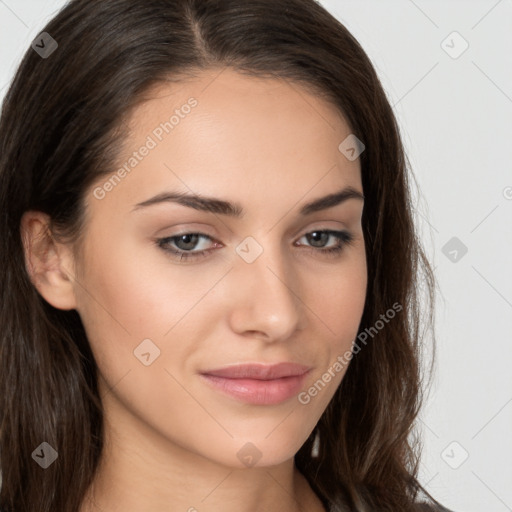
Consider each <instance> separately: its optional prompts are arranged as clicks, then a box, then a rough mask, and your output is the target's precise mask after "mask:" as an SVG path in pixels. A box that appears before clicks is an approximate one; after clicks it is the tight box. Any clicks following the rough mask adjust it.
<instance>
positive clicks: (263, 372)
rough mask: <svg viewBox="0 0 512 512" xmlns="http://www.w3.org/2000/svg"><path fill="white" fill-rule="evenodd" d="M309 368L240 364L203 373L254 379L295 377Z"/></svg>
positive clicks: (289, 364)
mask: <svg viewBox="0 0 512 512" xmlns="http://www.w3.org/2000/svg"><path fill="white" fill-rule="evenodd" d="M308 370H309V367H308V366H304V365H302V364H296V363H279V364H274V365H265V364H241V365H236V366H226V367H224V368H219V369H217V370H207V371H206V372H203V375H213V376H215V377H225V378H227V379H256V380H272V379H281V378H283V377H296V376H299V375H303V374H304V373H306V372H307V371H308Z"/></svg>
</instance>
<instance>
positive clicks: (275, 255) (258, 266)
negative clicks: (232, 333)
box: [233, 236, 302, 339]
mask: <svg viewBox="0 0 512 512" xmlns="http://www.w3.org/2000/svg"><path fill="white" fill-rule="evenodd" d="M271 238H272V237H270V236H269V237H267V238H266V239H265V242H263V243H260V242H258V241H257V240H256V239H255V238H253V237H247V238H246V239H244V240H243V241H242V242H241V243H240V244H239V245H238V247H237V248H236V252H237V253H238V256H239V260H238V261H237V263H236V266H237V268H236V270H235V279H236V280H237V282H238V288H239V290H238V293H237V294H235V295H236V297H235V302H234V317H233V318H234V319H235V320H234V321H235V323H236V325H234V328H235V329H236V330H238V331H240V330H250V331H259V332H262V333H264V334H266V335H267V336H268V337H269V338H271V339H277V338H285V337H287V336H289V335H291V333H292V332H293V330H295V329H297V328H298V324H299V321H300V314H301V310H302V308H301V301H300V298H299V292H298V290H297V286H298V284H299V283H298V282H297V281H296V280H294V279H293V271H292V270H293V269H291V268H290V267H289V263H288V262H287V259H286V255H285V254H283V252H282V251H281V246H280V244H279V243H278V242H276V243H274V244H273V245H271V242H270V240H271ZM292 281H293V282H292Z"/></svg>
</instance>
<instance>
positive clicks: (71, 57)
mask: <svg viewBox="0 0 512 512" xmlns="http://www.w3.org/2000/svg"><path fill="white" fill-rule="evenodd" d="M0 141H1V152H0V180H1V181H0V194H1V199H2V210H3V212H4V215H3V216H2V224H1V230H2V231H1V233H2V238H3V240H4V244H3V246H2V247H3V258H2V259H3V262H4V264H3V266H2V270H1V276H2V280H1V284H2V287H1V289H2V304H3V307H2V312H1V315H2V318H1V321H2V325H3V332H2V338H1V345H0V351H1V365H2V369H1V389H2V395H1V399H0V411H1V412H0V414H1V434H0V452H1V455H2V458H1V470H2V476H3V482H2V489H1V492H0V510H2V512H11V511H16V512H23V511H29V510H30V511H33V510H38V511H55V510H59V511H62V512H68V511H69V512H71V511H73V512H75V511H79V512H92V511H101V510H102V511H108V512H111V511H112V512H113V511H116V510H123V511H126V512H130V511H132V510H133V511H135V510H151V511H158V512H160V511H162V512H163V511H171V510H172V511H174V510H188V511H195V510H198V511H203V510H215V511H217V510H219V511H220V510H222V511H224V512H225V511H231V510H237V511H244V510H247V511H249V510H266V511H278V510H279V511H298V510H307V511H322V510H330V511H342V510H354V511H370V510H375V511H376V510H379V511H382V510H390V511H394V512H396V511H412V510H434V509H436V508H432V507H436V506H437V507H440V505H439V504H438V503H437V502H436V501H435V500H434V499H433V498H432V497H431V496H429V494H428V493H427V492H426V491H425V490H424V489H423V488H422V487H421V485H420V484H419V482H418V481H417V478H416V476H417V467H418V461H419V452H418V450H417V446H416V444H415V443H413V441H412V439H411V435H412V433H413V430H412V428H413V426H414V420H415V418H416V415H417V413H418V410H419V407H420V402H421V400H420V399H421V386H420V383H421V375H420V361H419V358H420V352H421V339H420V336H419V332H420V330H419V326H420V310H419V304H418V297H417V291H416V286H417V284H418V279H419V277H418V271H419V270H422V271H423V274H422V276H423V278H425V280H426V285H427V289H428V291H429V297H430V303H429V305H430V308H431V309H430V313H431V316H430V319H431V318H432V297H433V287H434V278H433V274H432V271H431V269H430V267H429V264H428V262H427V260H426V259H425V256H424V252H423V250H422V248H421V246H420V243H419V241H418V238H417V236H416V234H415V231H414V226H413V222H412V213H411V203H410V196H409V190H408V181H407V180H408V174H407V169H406V164H405V156H404V150H403V148H402V144H401V141H400V137H399V132H398V128H397V124H396V121H395V118H394V116H393V112H392V110H391V108H390V105H389V103H388V101H387V99H386V96H385V94H384V92H383V89H382V87H381V85H380V82H379V80H378V78H377V76H376V73H375V71H374V69H373V67H372V65H371V63H370V61H369V59H368V57H367V56H366V54H365V53H364V51H363V50H362V49H361V47H360V46H359V44H358V43H357V42H356V41H355V40H354V38H353V37H352V36H351V35H350V34H349V33H348V31H347V30H346V29H345V28H344V27H343V26H342V25H341V24H340V23H339V22H338V21H337V20H336V19H334V18H333V17H332V16H331V15H330V14H329V13H328V12H327V11H325V10H324V9H323V8H322V7H321V6H319V5H318V4H317V3H315V2H314V1H313V0H284V1H281V2H274V1H273V0H247V1H244V2H239V1H236V0H215V1H214V0H211V1H210V0H206V1H205V0H103V1H101V2H91V1H89V0H74V1H71V2H69V3H68V4H67V5H66V6H65V8H64V9H63V10H62V11H61V12H60V13H58V14H57V16H56V17H55V18H54V19H53V20H51V21H50V22H49V23H48V25H47V26H46V27H45V28H44V31H43V32H42V34H41V35H40V36H38V37H37V38H36V39H35V41H34V44H33V45H32V48H31V49H29V50H28V52H27V53H26V55H25V57H24V59H23V62H22V63H21V65H20V67H19V69H18V71H17V74H16V76H15V78H14V81H13V83H12V85H11V87H10V89H9V90H8V93H7V96H6V99H5V102H4V106H3V111H2V118H1V122H0ZM425 500H428V501H425ZM421 501H424V502H425V503H424V504H420V502H421ZM429 503H430V505H429ZM436 510H442V508H438V509H436Z"/></svg>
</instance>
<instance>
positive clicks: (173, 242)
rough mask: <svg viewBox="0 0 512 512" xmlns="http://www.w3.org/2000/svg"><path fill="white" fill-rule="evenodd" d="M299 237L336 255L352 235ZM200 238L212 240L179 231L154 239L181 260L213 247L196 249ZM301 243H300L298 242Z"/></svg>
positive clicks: (319, 250) (318, 249) (312, 233)
mask: <svg viewBox="0 0 512 512" xmlns="http://www.w3.org/2000/svg"><path fill="white" fill-rule="evenodd" d="M301 238H306V240H307V242H308V243H310V244H312V249H311V250H312V251H313V252H316V253H321V254H323V255H326V256H337V255H339V254H340V253H341V252H342V251H343V250H344V248H345V246H347V245H350V244H351V243H352V242H353V240H354V237H353V235H352V234H351V233H349V232H348V231H334V230H329V229H327V230H325V229H324V230H315V231H310V232H309V233H306V234H305V235H303V236H302V237H301ZM201 239H208V240H213V238H212V237H210V236H208V235H205V234H204V233H181V234H179V235H173V236H168V237H165V238H158V239H156V240H155V243H156V244H157V246H158V247H159V248H160V249H162V250H163V251H165V252H166V253H168V254H170V255H171V256H172V257H173V258H174V257H175V258H176V259H179V261H182V260H190V259H199V258H204V257H206V256H207V255H208V253H209V252H211V251H213V250H215V249H201V250H195V251H194V250H193V249H197V243H198V241H200V240H201ZM330 239H334V240H336V243H335V244H334V245H333V246H331V247H329V246H326V245H327V244H326V242H327V241H329V240H330ZM300 245H302V244H300Z"/></svg>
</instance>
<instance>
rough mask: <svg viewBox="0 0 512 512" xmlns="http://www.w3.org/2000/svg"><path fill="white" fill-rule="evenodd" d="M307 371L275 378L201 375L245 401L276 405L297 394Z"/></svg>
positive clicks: (232, 395)
mask: <svg viewBox="0 0 512 512" xmlns="http://www.w3.org/2000/svg"><path fill="white" fill-rule="evenodd" d="M307 373H308V372H306V373H304V374H302V375H295V376H292V377H282V378H280V379H273V380H256V379H228V378H226V377H217V376H215V375H207V374H201V377H203V378H204V379H205V380H206V381H207V382H208V383H209V384H210V385H211V386H212V387H214V388H215V389H217V390H219V391H221V392H223V393H225V394H227V395H229V396H231V397H234V398H237V399H239V400H241V401H243V402H245V403H248V404H253V405H275V404H280V403H281V402H284V401H286V400H289V399H290V398H292V397H293V396H296V395H297V394H298V393H299V391H300V389H301V388H302V384H303V382H304V378H305V377H306V374H307Z"/></svg>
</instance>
